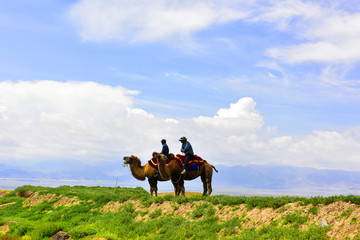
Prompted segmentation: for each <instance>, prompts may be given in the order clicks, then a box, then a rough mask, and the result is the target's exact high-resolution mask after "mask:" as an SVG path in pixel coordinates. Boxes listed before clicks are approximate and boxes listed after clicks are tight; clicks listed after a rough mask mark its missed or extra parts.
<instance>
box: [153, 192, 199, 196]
mask: <svg viewBox="0 0 360 240" xmlns="http://www.w3.org/2000/svg"><path fill="white" fill-rule="evenodd" d="M165 195H175V193H173V192H170V193H158V196H165ZM191 196H202V193H199V192H185V197H191Z"/></svg>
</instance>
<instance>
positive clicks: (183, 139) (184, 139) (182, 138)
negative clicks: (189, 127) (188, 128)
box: [179, 137, 187, 141]
mask: <svg viewBox="0 0 360 240" xmlns="http://www.w3.org/2000/svg"><path fill="white" fill-rule="evenodd" d="M186 140H187V138H186V137H181V138H180V139H179V141H186Z"/></svg>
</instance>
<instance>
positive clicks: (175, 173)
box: [155, 153, 218, 196]
mask: <svg viewBox="0 0 360 240" xmlns="http://www.w3.org/2000/svg"><path fill="white" fill-rule="evenodd" d="M155 157H156V158H157V159H158V168H159V172H160V176H161V178H162V179H166V180H169V179H171V181H172V183H173V184H174V186H175V185H176V184H177V189H178V191H179V193H181V194H183V195H185V187H184V183H183V180H193V179H195V178H197V177H201V181H202V183H203V189H204V191H203V196H206V195H208V196H210V194H211V192H212V187H211V180H212V174H213V169H214V170H215V171H216V172H218V170H216V168H215V167H214V166H213V165H211V164H209V163H208V162H204V163H203V164H201V165H200V167H199V170H195V171H187V172H186V174H185V175H181V171H182V166H181V165H180V164H179V163H178V161H176V160H175V159H174V160H172V161H171V162H170V163H168V164H166V159H167V157H166V156H165V155H164V154H161V153H159V154H157V155H155ZM171 157H172V158H173V157H174V155H170V156H169V158H171Z"/></svg>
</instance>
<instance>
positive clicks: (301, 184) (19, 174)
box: [0, 164, 360, 195]
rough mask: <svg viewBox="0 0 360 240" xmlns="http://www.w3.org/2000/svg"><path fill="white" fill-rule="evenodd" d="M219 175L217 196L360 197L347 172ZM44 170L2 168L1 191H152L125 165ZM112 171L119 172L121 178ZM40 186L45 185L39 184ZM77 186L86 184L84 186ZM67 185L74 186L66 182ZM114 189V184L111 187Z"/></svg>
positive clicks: (236, 170) (359, 175)
mask: <svg viewBox="0 0 360 240" xmlns="http://www.w3.org/2000/svg"><path fill="white" fill-rule="evenodd" d="M216 168H217V169H218V170H219V172H218V173H215V172H214V174H213V181H212V182H213V189H214V193H215V192H216V193H230V194H243V193H245V194H249V192H252V193H254V194H258V193H265V194H266V192H269V193H270V194H276V193H279V194H286V193H291V192H294V193H302V195H304V194H305V195H311V194H315V195H340V194H342V195H348V194H355V195H360V172H358V171H344V170H320V169H315V168H299V167H291V166H259V165H248V166H232V167H227V166H222V165H217V166H216ZM58 169H59V170H54V169H53V170H45V169H40V168H39V170H36V171H30V170H26V169H21V168H16V167H10V166H6V165H4V164H3V165H0V187H6V183H7V181H9V179H22V180H21V181H22V182H20V183H12V185H11V187H13V186H14V185H16V184H23V183H24V184H23V185H25V184H33V183H32V182H31V181H30V183H26V181H27V180H31V179H34V180H39V179H51V180H52V181H53V183H54V184H55V183H56V182H58V183H59V184H60V183H61V182H62V180H64V181H73V180H74V181H76V180H78V181H95V183H96V184H98V185H102V182H101V181H104V183H105V182H106V181H108V182H110V181H111V185H113V184H114V183H115V179H117V180H118V182H119V184H123V185H124V184H125V185H129V186H142V187H144V188H145V189H146V190H148V183H147V181H144V182H141V181H138V180H136V179H134V178H133V176H132V175H131V173H130V170H129V168H128V167H126V168H123V167H122V165H121V164H113V165H112V166H109V165H108V166H107V168H106V169H105V168H103V167H100V166H93V167H89V166H86V165H84V166H81V165H79V166H76V167H73V168H71V169H67V170H61V168H60V167H58ZM110 170H117V172H118V173H119V174H117V175H118V176H116V174H114V173H112V174H109V172H111V171H110ZM37 184H42V182H41V181H40V182H38V183H37ZM77 184H82V183H81V182H79V183H77ZM65 185H71V182H70V183H69V184H68V183H66V182H65ZM109 185H110V184H109ZM185 187H186V188H187V189H190V190H191V189H193V190H196V191H201V189H202V184H201V182H200V180H199V179H197V180H194V181H186V182H185ZM164 188H166V189H167V190H169V191H172V185H171V184H170V183H159V190H161V189H164Z"/></svg>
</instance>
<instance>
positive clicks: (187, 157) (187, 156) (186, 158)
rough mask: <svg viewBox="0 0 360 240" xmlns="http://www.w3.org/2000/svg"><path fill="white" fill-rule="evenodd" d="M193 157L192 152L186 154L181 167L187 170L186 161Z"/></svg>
mask: <svg viewBox="0 0 360 240" xmlns="http://www.w3.org/2000/svg"><path fill="white" fill-rule="evenodd" d="M193 157H194V155H192V154H188V155H186V157H185V162H184V167H183V169H185V170H187V166H188V163H189V161H190V160H191V159H192V158H193Z"/></svg>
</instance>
